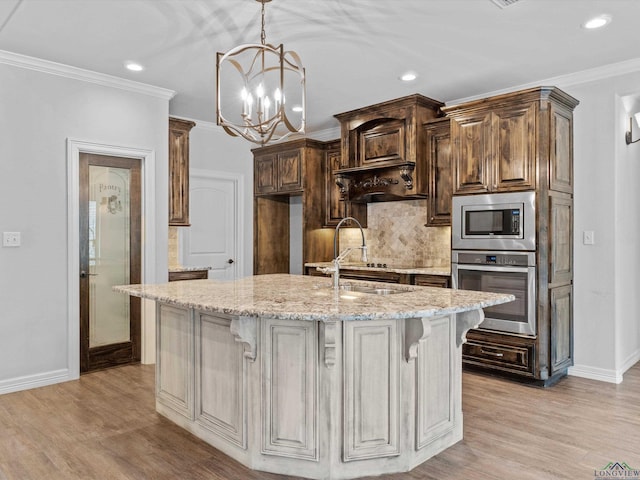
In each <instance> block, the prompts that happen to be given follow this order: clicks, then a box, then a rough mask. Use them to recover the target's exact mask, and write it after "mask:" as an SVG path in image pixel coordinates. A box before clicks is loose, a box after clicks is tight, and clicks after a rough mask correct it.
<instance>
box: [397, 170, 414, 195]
mask: <svg viewBox="0 0 640 480" xmlns="http://www.w3.org/2000/svg"><path fill="white" fill-rule="evenodd" d="M414 168H415V166H414V165H403V166H401V167H400V168H399V169H398V170H399V171H400V177H402V180H404V188H406V189H407V190H411V189H413V176H412V174H413V169H414Z"/></svg>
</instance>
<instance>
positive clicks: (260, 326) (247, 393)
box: [115, 274, 513, 479]
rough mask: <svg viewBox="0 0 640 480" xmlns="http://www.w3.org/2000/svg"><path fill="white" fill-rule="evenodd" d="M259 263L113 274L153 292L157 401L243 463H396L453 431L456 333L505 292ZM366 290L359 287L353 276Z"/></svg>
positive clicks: (135, 290)
mask: <svg viewBox="0 0 640 480" xmlns="http://www.w3.org/2000/svg"><path fill="white" fill-rule="evenodd" d="M348 283H349V284H352V285H358V286H370V287H371V289H372V290H374V289H376V288H377V289H385V288H387V290H388V291H387V292H386V293H389V292H397V291H398V290H400V291H401V292H400V293H392V294H387V295H381V294H377V293H374V292H373V291H368V292H367V293H363V292H362V291H354V290H346V289H342V290H338V291H336V290H334V289H332V288H331V286H330V281H329V280H327V279H319V278H317V277H307V276H298V275H285V274H278V275H260V276H254V277H247V278H243V279H240V280H237V281H234V282H217V281H211V280H193V281H184V282H173V283H167V284H159V285H130V286H120V287H115V289H116V290H118V291H121V292H123V293H128V294H130V295H134V296H139V297H143V298H148V299H153V300H156V301H157V315H156V323H157V329H156V340H157V346H156V347H157V357H156V410H157V411H158V412H159V413H161V414H162V415H164V416H166V417H167V418H169V419H170V420H172V421H173V422H175V423H177V424H178V425H180V426H182V427H183V428H185V429H187V430H189V431H190V432H192V433H193V434H195V435H196V436H198V437H199V438H201V439H203V440H205V441H206V442H208V443H210V444H211V445H213V446H214V447H216V448H218V449H219V450H221V451H223V452H225V453H226V454H228V455H229V456H231V457H232V458H234V459H236V460H238V461H239V462H241V463H243V464H244V465H246V466H248V467H249V468H252V469H257V470H264V471H269V472H274V473H280V474H286V475H296V476H303V477H308V478H327V479H339V478H356V477H361V476H366V475H379V474H384V473H393V472H402V471H408V470H411V469H412V468H414V467H415V466H417V465H419V464H420V463H422V462H424V461H425V460H427V459H428V458H430V457H432V456H433V455H435V454H437V453H439V452H440V451H442V450H444V449H446V448H447V447H449V446H451V445H453V444H454V443H456V442H458V441H459V440H461V439H462V409H461V408H462V401H461V345H462V343H463V342H464V340H465V335H466V332H467V331H468V330H469V329H470V328H474V327H476V326H477V325H479V324H480V322H481V321H482V319H483V318H484V317H483V313H482V308H483V307H488V306H492V305H497V304H500V303H505V302H508V301H512V300H513V297H512V296H511V295H504V294H492V293H485V292H471V291H461V290H450V289H442V288H433V287H417V286H409V285H385V284H380V283H375V285H374V284H371V283H368V282H358V281H350V282H348ZM361 290H366V289H361Z"/></svg>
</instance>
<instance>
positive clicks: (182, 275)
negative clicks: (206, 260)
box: [169, 270, 209, 282]
mask: <svg viewBox="0 0 640 480" xmlns="http://www.w3.org/2000/svg"><path fill="white" fill-rule="evenodd" d="M207 278H209V270H188V271H185V272H169V281H170V282H176V281H178V280H205V279H207Z"/></svg>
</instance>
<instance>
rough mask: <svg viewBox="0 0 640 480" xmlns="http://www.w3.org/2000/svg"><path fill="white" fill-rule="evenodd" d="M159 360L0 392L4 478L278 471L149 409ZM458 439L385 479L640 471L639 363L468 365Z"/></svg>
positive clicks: (523, 478) (192, 478) (183, 478)
mask: <svg viewBox="0 0 640 480" xmlns="http://www.w3.org/2000/svg"><path fill="white" fill-rule="evenodd" d="M153 384H154V367H153V366H147V365H134V366H126V367H121V368H115V369H111V370H105V371H100V372H95V373H91V374H88V375H85V376H83V377H81V378H80V380H78V381H73V382H67V383H63V384H59V385H53V386H49V387H43V388H38V389H34V390H28V391H24V392H17V393H11V394H6V395H1V396H0V479H1V480H32V479H33V480H43V479H46V480H50V479H51V480H58V479H60V480H68V479H69V480H75V479H82V480H87V479H89V480H92V479H96V480H110V479H114V480H121V479H144V480H147V479H153V480H165V479H166V480H173V479H180V480H200V479H210V480H220V479H224V480H227V479H242V480H276V479H277V480H284V479H291V478H295V477H284V476H279V475H272V474H267V473H262V472H254V471H251V470H248V469H246V468H245V467H243V466H242V465H240V464H238V463H237V462H235V461H234V460H232V459H230V458H229V457H227V456H225V455H224V454H222V453H220V452H219V451H217V450H215V449H214V448H213V447H210V446H209V445H207V444H206V443H204V442H202V441H201V440H199V439H197V438H196V437H194V436H192V435H191V434H189V433H187V432H186V431H184V430H182V429H180V428H179V427H177V426H175V425H173V424H172V423H171V422H169V421H168V420H165V419H164V418H163V417H161V416H160V415H158V414H156V413H155V410H154V396H153ZM463 411H464V422H465V425H464V440H463V441H462V442H460V443H458V444H456V445H454V446H453V447H451V448H450V449H448V450H446V451H445V452H443V453H441V454H440V455H437V456H436V457H434V458H432V459H430V460H428V461H427V462H425V463H424V464H422V465H420V466H419V467H417V468H416V469H414V470H413V471H411V472H408V473H403V474H396V475H386V476H384V477H377V478H385V479H392V480H409V479H412V480H415V479H420V480H436V479H437V480H458V479H459V480H470V479H472V480H476V479H477V480H502V479H504V480H507V479H509V480H512V479H516V478H517V479H518V480H533V479H535V480H541V479H550V480H551V479H552V480H555V479H571V480H576V479H583V480H589V479H594V477H595V475H594V470H595V469H601V468H602V467H604V466H605V465H606V464H607V463H609V462H610V461H620V462H622V461H624V462H626V463H627V464H629V465H630V466H632V467H634V468H640V363H639V364H636V365H635V366H634V367H633V368H631V369H630V370H629V371H628V372H627V373H626V374H625V376H624V382H623V383H622V384H620V385H613V384H607V383H601V382H595V381H591V380H585V379H581V378H576V377H568V378H565V379H563V380H561V381H560V382H559V383H558V384H557V385H555V386H554V387H551V388H548V389H539V388H534V387H528V386H524V385H519V384H516V383H512V382H507V381H505V380H500V379H495V378H490V377H485V376H481V375H478V374H472V373H465V374H464V375H463Z"/></svg>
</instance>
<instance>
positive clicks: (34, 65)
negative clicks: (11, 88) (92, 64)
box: [0, 50, 176, 101]
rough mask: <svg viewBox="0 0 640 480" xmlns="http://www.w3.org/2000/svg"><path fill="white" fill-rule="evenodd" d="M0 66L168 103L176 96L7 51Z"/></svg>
mask: <svg viewBox="0 0 640 480" xmlns="http://www.w3.org/2000/svg"><path fill="white" fill-rule="evenodd" d="M0 64H5V65H11V66H14V67H19V68H26V69H29V70H35V71H37V72H42V73H47V74H49V75H58V76H61V77H65V78H71V79H73V80H80V81H83V82H89V83H95V84H97V85H102V86H105V87H112V88H119V89H122V90H127V91H130V92H134V93H140V94H143V95H149V96H152V97H157V98H161V99H163V100H167V101H169V100H171V99H172V98H173V97H174V96H175V94H176V92H174V91H173V90H169V89H166V88H161V87H155V86H153V85H148V84H146V83H141V82H135V81H133V80H126V79H124V78H119V77H114V76H113V75H107V74H104V73H98V72H94V71H91V70H85V69H82V68H78V67H72V66H70V65H64V64H62V63H56V62H51V61H49V60H43V59H41V58H36V57H29V56H27V55H21V54H18V53H13V52H8V51H6V50H0Z"/></svg>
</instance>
